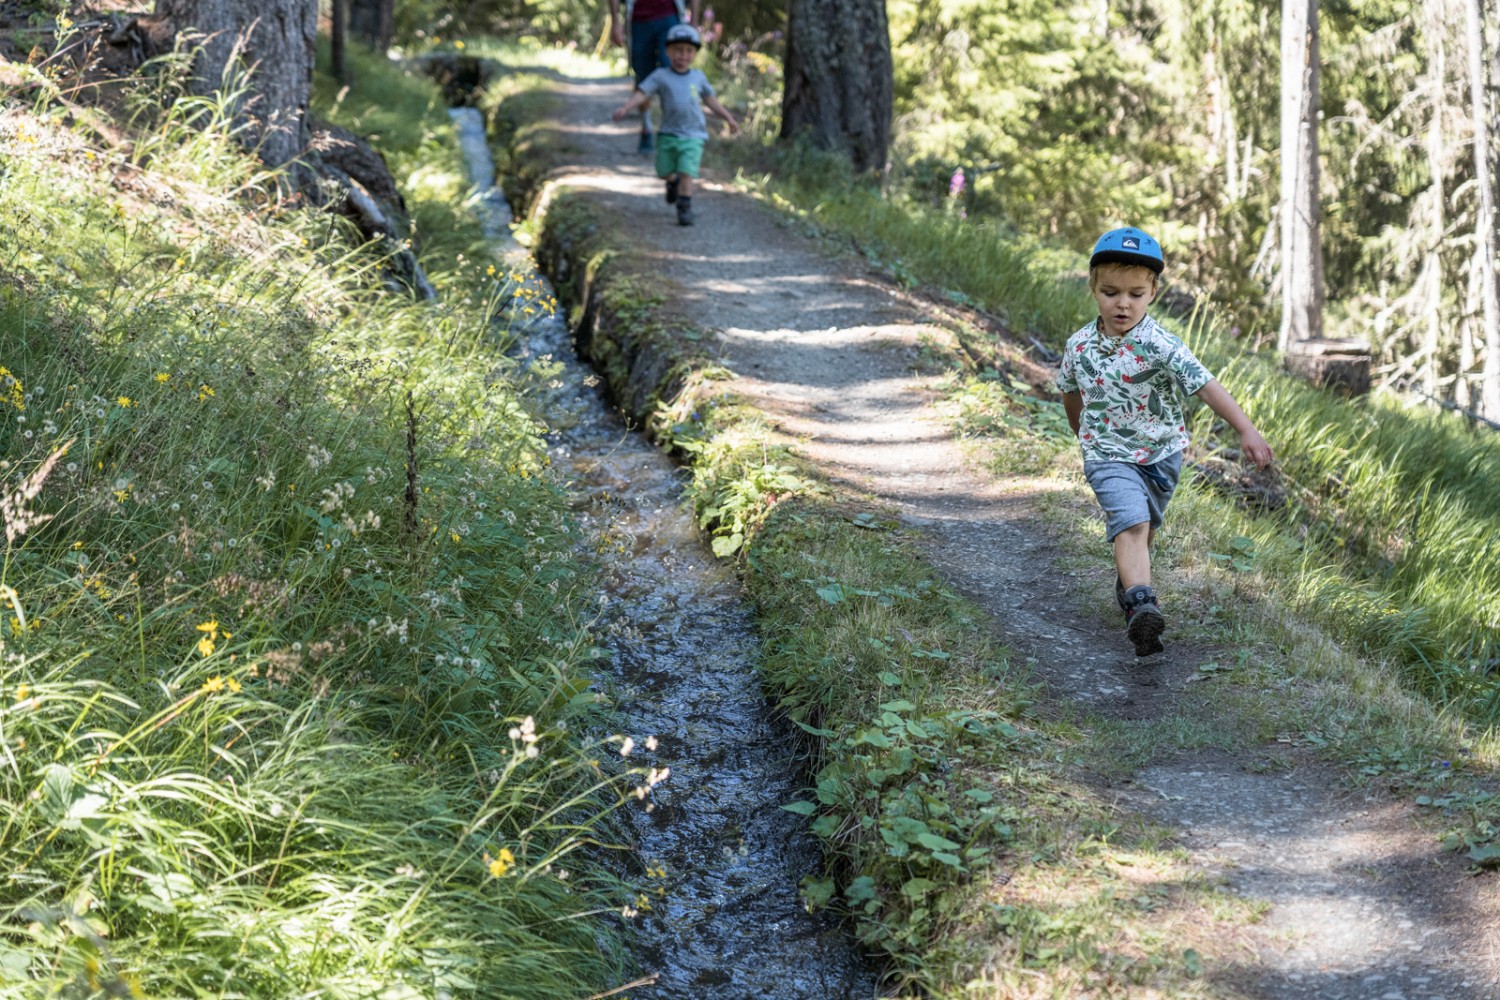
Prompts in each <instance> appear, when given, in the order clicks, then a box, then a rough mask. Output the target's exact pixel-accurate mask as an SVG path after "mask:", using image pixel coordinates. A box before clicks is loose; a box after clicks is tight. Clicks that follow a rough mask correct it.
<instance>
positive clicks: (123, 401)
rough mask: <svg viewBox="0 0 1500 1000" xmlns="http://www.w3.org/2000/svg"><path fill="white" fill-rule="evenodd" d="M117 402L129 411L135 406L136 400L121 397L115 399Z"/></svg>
mask: <svg viewBox="0 0 1500 1000" xmlns="http://www.w3.org/2000/svg"><path fill="white" fill-rule="evenodd" d="M115 402H116V403H119V404H120V405H121V406H123V407H126V408H127V409H128V408H130V407H132V406H134V405H135V400H133V399H131V398H130V397H129V396H120V397H118V398H116V399H115Z"/></svg>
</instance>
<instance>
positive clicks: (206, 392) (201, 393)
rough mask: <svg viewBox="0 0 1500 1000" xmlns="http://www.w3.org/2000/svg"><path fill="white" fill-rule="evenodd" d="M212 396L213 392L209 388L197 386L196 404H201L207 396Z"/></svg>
mask: <svg viewBox="0 0 1500 1000" xmlns="http://www.w3.org/2000/svg"><path fill="white" fill-rule="evenodd" d="M213 394H214V391H213V389H212V388H210V387H209V386H207V385H199V386H198V402H200V403H201V402H203V401H204V400H205V399H207V398H208V397H209V396H212V395H213Z"/></svg>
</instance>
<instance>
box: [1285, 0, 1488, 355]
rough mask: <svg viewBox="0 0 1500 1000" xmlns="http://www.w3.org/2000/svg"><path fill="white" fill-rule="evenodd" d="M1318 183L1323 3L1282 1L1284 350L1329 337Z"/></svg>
mask: <svg viewBox="0 0 1500 1000" xmlns="http://www.w3.org/2000/svg"><path fill="white" fill-rule="evenodd" d="M1475 2H1477V0H1475ZM1318 181H1319V177H1318V0H1282V6H1281V332H1280V334H1279V336H1278V337H1277V343H1276V346H1277V347H1278V348H1279V349H1280V350H1282V351H1295V350H1296V349H1297V348H1296V344H1297V343H1298V342H1299V341H1306V340H1315V339H1317V338H1319V337H1321V336H1322V335H1323V247H1322V242H1321V239H1322V237H1321V212H1322V210H1321V206H1320V204H1319V200H1318Z"/></svg>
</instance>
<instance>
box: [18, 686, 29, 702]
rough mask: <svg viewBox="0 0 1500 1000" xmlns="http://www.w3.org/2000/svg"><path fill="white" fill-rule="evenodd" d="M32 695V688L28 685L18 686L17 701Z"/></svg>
mask: <svg viewBox="0 0 1500 1000" xmlns="http://www.w3.org/2000/svg"><path fill="white" fill-rule="evenodd" d="M30 697H31V688H30V687H29V686H28V685H25V684H22V685H21V686H20V687H18V688H16V701H25V700H26V699H27V698H30Z"/></svg>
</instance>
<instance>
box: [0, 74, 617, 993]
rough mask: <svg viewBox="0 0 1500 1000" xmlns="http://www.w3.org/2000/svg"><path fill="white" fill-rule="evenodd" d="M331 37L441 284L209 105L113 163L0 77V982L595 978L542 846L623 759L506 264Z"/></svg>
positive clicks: (280, 988)
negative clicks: (515, 343)
mask: <svg viewBox="0 0 1500 1000" xmlns="http://www.w3.org/2000/svg"><path fill="white" fill-rule="evenodd" d="M358 72H359V74H360V80H361V84H360V86H359V87H357V88H356V89H355V90H354V91H353V92H352V93H351V94H350V95H349V96H348V97H347V98H346V99H345V101H344V103H343V106H342V108H341V109H338V110H337V111H335V112H334V113H335V115H336V116H338V117H342V118H343V119H344V120H345V121H349V122H351V123H353V124H355V125H356V126H363V127H365V128H370V127H371V126H378V127H380V128H382V129H384V130H386V134H385V136H384V141H385V148H386V150H387V153H388V155H390V156H391V159H392V161H393V164H394V165H395V167H396V174H397V177H398V180H399V181H400V182H401V183H402V185H403V187H404V188H405V190H406V192H407V195H408V198H409V200H410V201H411V203H412V206H413V214H414V216H415V218H416V219H417V220H418V222H419V224H420V225H421V228H422V234H423V237H424V239H425V241H426V242H425V247H424V249H425V260H426V264H427V267H428V269H429V271H430V272H431V273H432V274H433V276H434V278H435V279H436V280H437V282H438V284H439V285H440V287H441V288H442V291H443V298H442V301H441V302H440V303H437V304H417V303H414V302H412V301H411V300H409V299H408V298H407V297H406V296H405V295H403V294H392V293H391V292H390V291H389V290H387V289H386V288H385V287H384V286H383V281H382V272H383V266H382V263H381V261H380V260H379V259H378V255H376V254H373V253H372V252H371V251H370V250H368V249H359V248H357V247H355V246H354V245H353V243H352V242H351V241H350V239H349V237H348V234H347V233H346V232H344V231H343V229H342V227H341V226H340V225H339V224H338V223H337V222H336V221H334V220H333V219H331V218H330V217H329V216H325V215H318V214H306V215H304V214H301V213H297V212H291V213H282V214H274V213H270V212H267V211H264V210H262V208H260V207H258V206H260V205H263V204H265V199H264V197H263V193H264V192H266V191H267V190H268V189H267V188H266V187H265V186H264V183H263V179H261V178H257V177H256V176H254V173H253V169H252V167H251V166H250V165H249V164H248V163H246V162H245V161H244V160H243V158H242V157H241V156H240V155H239V154H238V153H237V152H236V151H235V150H234V149H233V146H232V143H231V142H229V141H227V140H226V138H225V136H224V130H223V127H222V124H221V123H217V122H216V121H215V120H213V119H212V118H205V119H201V120H198V121H193V122H188V121H184V120H183V119H182V118H180V117H179V118H176V119H174V120H171V121H168V122H165V123H163V124H162V126H161V127H160V128H159V129H158V131H157V133H156V135H157V136H158V139H157V140H156V141H154V142H151V143H150V144H149V152H150V158H149V159H148V160H142V159H141V158H140V157H137V158H135V159H132V158H131V156H130V154H129V153H128V152H127V151H126V150H123V149H121V148H118V147H114V146H110V145H108V144H106V143H103V142H101V141H98V140H97V139H95V138H94V133H92V132H91V131H90V129H89V128H88V127H87V124H86V123H87V121H88V114H87V113H80V115H79V120H80V123H79V124H77V125H74V126H73V127H68V126H66V125H64V124H63V118H62V116H61V115H60V114H59V113H58V112H57V111H55V110H53V109H52V108H51V107H50V106H49V105H48V103H47V101H46V100H45V99H43V98H39V99H36V100H35V101H34V102H32V100H31V98H30V97H28V103H26V104H21V103H19V101H18V100H17V99H16V95H14V94H6V95H0V102H3V103H0V157H3V162H4V168H3V173H0V231H3V232H4V233H5V238H4V239H3V240H0V248H3V249H0V365H3V366H4V368H5V369H6V372H5V374H4V375H3V376H0V378H3V379H4V381H5V392H4V394H3V396H0V481H3V490H4V494H5V496H6V511H5V514H6V527H7V539H6V543H5V549H4V559H3V563H0V585H3V586H0V594H3V595H5V596H4V600H5V604H6V608H5V618H4V620H3V621H0V627H3V633H0V650H3V659H0V748H3V749H0V803H3V805H0V817H3V822H0V857H3V858H4V864H5V868H6V870H7V871H8V872H9V877H8V879H7V888H6V889H5V891H4V893H3V895H0V912H3V914H4V920H5V922H6V924H7V927H8V928H9V930H8V933H7V941H6V943H5V944H4V946H3V948H0V995H5V996H17V997H33V996H37V995H39V991H41V992H45V993H47V994H48V995H51V993H52V992H53V991H55V990H57V989H60V988H63V987H64V986H65V985H66V984H72V987H71V988H73V989H78V990H82V992H83V993H90V994H91V993H92V991H93V990H95V989H107V990H112V991H117V992H115V993H111V995H119V993H118V991H125V992H131V991H137V992H140V993H144V994H145V995H152V996H175V995H188V994H192V995H199V996H219V995H236V996H253V997H273V996H275V997H286V996H307V997H317V996H349V997H353V996H373V995H376V994H379V995H381V996H390V997H396V996H400V997H426V996H436V995H441V994H443V993H445V992H446V993H451V994H453V995H472V996H483V997H536V998H555V997H558V996H569V995H571V996H585V995H588V994H590V993H592V992H595V991H598V990H602V989H606V988H608V986H609V985H610V984H611V983H613V982H617V981H618V977H617V973H618V972H619V965H620V962H619V960H618V954H617V952H616V951H615V946H614V945H613V944H612V943H611V942H612V941H613V940H614V938H613V937H612V932H611V931H610V930H609V928H608V926H607V925H601V924H600V923H599V922H598V921H597V920H595V919H590V914H593V913H599V912H604V913H608V912H609V911H610V910H611V909H612V908H613V905H614V901H615V898H616V897H615V893H614V891H613V886H612V883H611V881H610V879H609V877H608V876H607V875H606V874H605V873H604V872H602V871H600V870H599V869H598V867H597V863H596V862H595V861H591V860H590V859H589V858H588V857H586V856H585V855H580V854H577V853H575V851H576V849H577V848H578V847H579V846H581V845H583V844H584V843H586V842H589V841H590V840H591V839H593V838H595V837H597V836H598V835H599V834H598V833H597V832H595V831H596V829H597V827H598V821H599V817H600V816H601V815H602V814H604V813H606V812H607V811H608V810H609V809H610V808H612V807H613V805H614V803H616V802H617V801H618V800H619V799H620V797H621V796H622V795H623V794H624V792H625V787H624V786H625V785H626V784H627V783H628V782H629V781H631V780H632V779H631V778H630V776H629V775H626V774H615V775H609V774H606V773H604V772H602V771H600V769H599V766H598V764H597V763H596V762H595V761H594V760H593V759H592V758H593V757H594V756H603V753H601V749H600V748H597V747H594V746H590V745H588V742H587V741H586V740H585V739H583V738H582V737H581V736H580V735H579V734H580V733H582V732H583V731H584V729H585V725H586V724H587V723H589V721H590V720H591V719H592V718H593V717H594V715H595V713H596V712H597V711H598V708H597V707H596V700H597V699H596V697H595V696H594V694H593V693H592V692H591V691H590V690H589V677H588V674H587V672H586V669H585V667H586V664H587V661H588V660H589V658H590V656H591V655H592V651H591V643H590V641H589V636H588V633H587V629H586V622H585V621H584V620H583V615H584V614H586V612H585V611H583V610H581V609H582V608H584V607H585V606H586V605H588V603H589V601H588V600H587V598H589V597H591V596H592V595H590V594H588V593H586V592H585V591H584V589H583V585H584V583H585V581H584V580H583V579H581V578H580V574H579V572H578V566H577V565H576V555H575V553H574V549H573V543H574V540H575V539H574V536H573V529H572V527H571V526H570V523H569V520H568V518H567V515H566V505H565V502H564V498H563V497H562V496H560V495H559V493H558V491H557V490H556V489H555V488H554V487H553V486H552V485H550V483H549V482H548V481H547V478H546V476H545V469H544V467H545V464H546V455H545V452H544V450H543V448H542V446H541V442H540V439H539V437H538V430H537V427H536V426H535V425H534V424H533V422H532V420H531V419H530V417H529V416H528V405H529V404H528V401H527V396H526V385H525V381H524V379H523V378H522V377H521V376H520V374H519V373H518V372H517V371H516V370H515V368H514V366H513V365H512V364H511V363H510V362H509V361H507V359H506V358H505V357H504V355H503V353H502V347H503V344H504V339H505V338H504V329H503V324H501V325H500V326H498V327H497V326H496V325H495V324H494V319H495V317H494V315H493V309H492V304H493V302H494V301H495V300H496V298H497V294H498V291H499V288H498V284H497V282H498V281H500V280H504V277H503V276H501V277H500V278H498V279H497V278H495V277H492V276H491V274H490V273H489V272H490V270H491V269H489V268H487V267H486V266H485V265H484V263H483V262H482V260H481V259H478V258H477V253H476V251H477V248H478V242H477V233H475V232H474V231H473V230H472V229H471V228H469V225H468V223H467V221H466V220H465V219H464V217H463V214H462V212H461V210H460V208H459V201H460V196H461V195H462V193H463V187H464V184H463V181H462V180H461V179H460V178H461V173H460V171H459V168H458V164H457V162H456V159H455V156H456V154H454V153H452V152H451V149H452V143H451V141H450V139H451V137H450V136H449V135H448V134H447V132H446V129H447V125H446V116H445V115H444V114H443V113H442V109H441V107H440V105H439V102H438V100H437V98H436V95H435V93H434V91H433V89H432V88H431V87H430V86H428V85H427V84H425V83H424V82H421V81H417V80H414V79H410V78H406V77H402V76H400V75H399V74H396V73H393V72H392V71H391V70H390V69H389V68H386V67H383V66H381V65H377V64H375V63H370V64H368V65H365V64H362V65H360V66H359V68H358ZM363 102H368V103H363ZM377 105H378V110H377ZM180 108H181V111H180V114H181V115H187V114H190V113H192V112H193V107H192V106H191V105H188V104H183V105H180ZM205 110H208V111H211V110H212V109H205ZM398 126H399V127H398ZM403 129H404V131H403ZM147 145H148V144H147V143H144V142H143V143H142V144H141V145H140V146H139V147H138V149H142V150H144V149H146V148H147ZM231 192H233V194H231ZM466 254H467V255H468V256H467V257H466V256H465V255H466ZM409 435H410V436H409ZM408 442H410V447H409V446H408ZM409 461H410V462H412V463H414V464H413V465H409ZM409 469H411V470H413V471H411V472H409ZM409 491H410V492H409ZM611 756H613V755H611ZM80 995H82V993H81V994H80Z"/></svg>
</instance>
